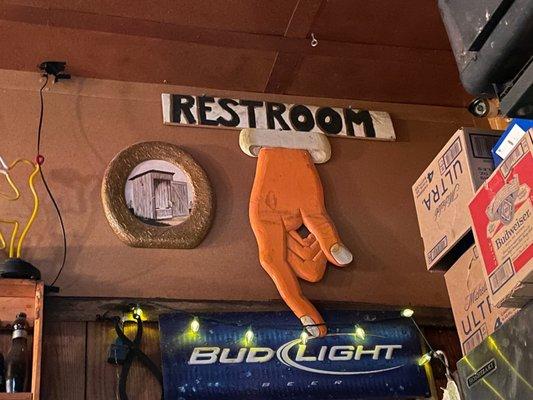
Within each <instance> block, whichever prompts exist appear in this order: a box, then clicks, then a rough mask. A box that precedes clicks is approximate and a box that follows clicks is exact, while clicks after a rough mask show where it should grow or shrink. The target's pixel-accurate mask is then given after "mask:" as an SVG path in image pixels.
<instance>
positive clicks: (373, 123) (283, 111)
mask: <svg viewBox="0 0 533 400" xmlns="http://www.w3.org/2000/svg"><path fill="white" fill-rule="evenodd" d="M161 97H162V104H163V122H164V123H165V124H168V125H198V126H211V127H226V128H240V129H242V128H258V129H275V130H284V131H292V132H322V133H324V134H326V135H329V136H343V137H349V138H366V139H379V140H395V139H396V135H395V133H394V129H393V126H392V121H391V118H390V115H389V114H388V113H386V112H383V111H368V110H360V109H352V108H338V107H319V106H310V105H303V104H286V103H276V102H269V101H258V100H241V99H233V98H223V97H213V96H205V95H203V96H192V95H184V94H168V93H164V94H162V95H161Z"/></svg>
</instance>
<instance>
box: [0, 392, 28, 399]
mask: <svg viewBox="0 0 533 400" xmlns="http://www.w3.org/2000/svg"><path fill="white" fill-rule="evenodd" d="M0 400H33V394H32V393H0Z"/></svg>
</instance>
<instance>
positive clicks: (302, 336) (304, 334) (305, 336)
mask: <svg viewBox="0 0 533 400" xmlns="http://www.w3.org/2000/svg"><path fill="white" fill-rule="evenodd" d="M308 339H309V334H308V333H307V332H306V331H303V332H302V333H301V334H300V341H301V342H302V344H307V340H308Z"/></svg>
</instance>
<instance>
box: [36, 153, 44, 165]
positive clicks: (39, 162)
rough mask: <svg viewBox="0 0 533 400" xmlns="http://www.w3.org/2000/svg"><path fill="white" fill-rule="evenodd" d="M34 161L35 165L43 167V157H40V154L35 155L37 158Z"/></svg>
mask: <svg viewBox="0 0 533 400" xmlns="http://www.w3.org/2000/svg"><path fill="white" fill-rule="evenodd" d="M35 161H36V162H37V165H39V166H40V165H43V164H44V156H42V155H41V154H38V155H37V158H36V159H35Z"/></svg>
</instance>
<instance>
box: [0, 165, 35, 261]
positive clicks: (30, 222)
mask: <svg viewBox="0 0 533 400" xmlns="http://www.w3.org/2000/svg"><path fill="white" fill-rule="evenodd" d="M19 163H25V164H28V165H30V166H32V167H33V172H32V173H31V174H30V176H29V177H28V185H29V187H30V190H31V193H32V195H33V210H32V214H31V216H30V219H29V220H28V222H27V224H26V226H25V227H24V229H23V230H22V234H21V235H20V238H19V240H18V243H17V246H16V250H15V240H16V236H17V233H18V229H19V222H18V221H13V220H4V219H0V222H3V223H7V224H13V232H12V234H11V241H10V243H9V251H8V255H9V258H13V257H15V255H16V257H17V258H20V255H21V253H22V243H23V242H24V239H25V238H26V235H27V234H28V231H29V230H30V228H31V226H32V225H33V222H34V221H35V218H36V217H37V213H38V211H39V197H38V196H37V192H36V190H35V177H36V176H37V174H38V173H39V170H40V166H39V165H38V164H35V163H33V162H31V161H29V160H25V159H21V158H19V159H17V160H15V161H14V162H13V163H12V164H11V165H10V166H9V168H8V171H9V170H11V169H13V168H14V167H15V166H16V165H17V164H19ZM5 176H6V179H7V182H8V183H9V185H10V186H11V188H12V189H13V191H14V192H15V196H14V197H10V196H8V195H6V194H4V193H0V196H2V197H5V198H6V199H7V200H9V201H15V200H18V199H19V198H20V191H19V190H18V188H17V186H16V185H15V183H14V182H13V180H12V179H11V177H10V176H9V173H6V174H5ZM6 246H7V244H6V241H5V239H4V237H3V236H2V233H1V232H0V250H3V249H5V248H6Z"/></svg>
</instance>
